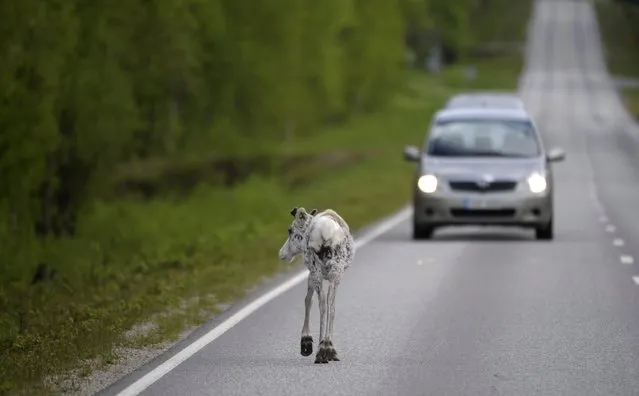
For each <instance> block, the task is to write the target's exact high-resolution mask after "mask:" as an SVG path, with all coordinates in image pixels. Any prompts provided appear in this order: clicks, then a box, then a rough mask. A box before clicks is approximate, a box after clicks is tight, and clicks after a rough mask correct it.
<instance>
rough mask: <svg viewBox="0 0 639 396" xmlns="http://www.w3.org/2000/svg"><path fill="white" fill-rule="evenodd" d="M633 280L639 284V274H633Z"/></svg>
mask: <svg viewBox="0 0 639 396" xmlns="http://www.w3.org/2000/svg"><path fill="white" fill-rule="evenodd" d="M632 280H633V281H634V282H635V283H636V284H638V285H639V276H633V277H632Z"/></svg>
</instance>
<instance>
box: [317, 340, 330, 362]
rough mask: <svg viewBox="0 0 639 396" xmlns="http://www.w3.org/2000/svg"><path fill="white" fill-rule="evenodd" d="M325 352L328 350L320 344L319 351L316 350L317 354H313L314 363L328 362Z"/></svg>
mask: <svg viewBox="0 0 639 396" xmlns="http://www.w3.org/2000/svg"><path fill="white" fill-rule="evenodd" d="M327 352H328V350H327V349H326V347H324V345H323V344H322V345H321V346H320V348H319V351H318V352H317V355H315V363H328V361H329V358H328V353H327Z"/></svg>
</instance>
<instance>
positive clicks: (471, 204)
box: [462, 198, 497, 209]
mask: <svg viewBox="0 0 639 396" xmlns="http://www.w3.org/2000/svg"><path fill="white" fill-rule="evenodd" d="M496 204H497V203H496V202H494V201H492V200H490V199H485V198H464V199H463V200H462V205H463V207H464V209H486V208H493V207H495V206H496Z"/></svg>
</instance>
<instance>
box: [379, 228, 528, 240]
mask: <svg viewBox="0 0 639 396" xmlns="http://www.w3.org/2000/svg"><path fill="white" fill-rule="evenodd" d="M376 241H379V242H410V243H435V242H524V241H535V238H534V234H533V232H532V231H531V230H524V229H519V228H507V227H504V228H495V227H485V228H484V227H468V228H467V227H457V228H455V227H446V228H442V229H440V230H437V231H435V234H434V235H433V236H432V238H431V239H425V240H420V241H415V240H413V239H412V236H411V232H410V230H409V229H408V228H404V227H402V228H397V229H394V230H392V231H390V232H387V233H385V234H383V235H381V236H379V237H377V238H376Z"/></svg>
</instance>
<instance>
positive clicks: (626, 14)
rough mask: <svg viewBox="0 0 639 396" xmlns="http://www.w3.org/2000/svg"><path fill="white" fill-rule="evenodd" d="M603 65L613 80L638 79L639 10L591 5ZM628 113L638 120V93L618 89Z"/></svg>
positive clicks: (606, 2) (603, 2)
mask: <svg viewBox="0 0 639 396" xmlns="http://www.w3.org/2000/svg"><path fill="white" fill-rule="evenodd" d="M595 7H596V11H597V19H598V22H599V29H600V32H601V38H602V41H603V44H604V47H605V54H606V63H607V66H608V70H609V72H610V73H611V74H612V75H614V76H621V77H631V78H639V27H637V25H636V21H638V20H639V6H636V5H632V4H630V3H625V2H621V1H615V0H600V1H597V2H595ZM620 94H621V96H622V99H623V101H624V104H625V105H626V107H627V109H628V111H629V112H630V113H631V114H633V115H634V116H635V117H639V90H638V89H636V88H625V89H620Z"/></svg>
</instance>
